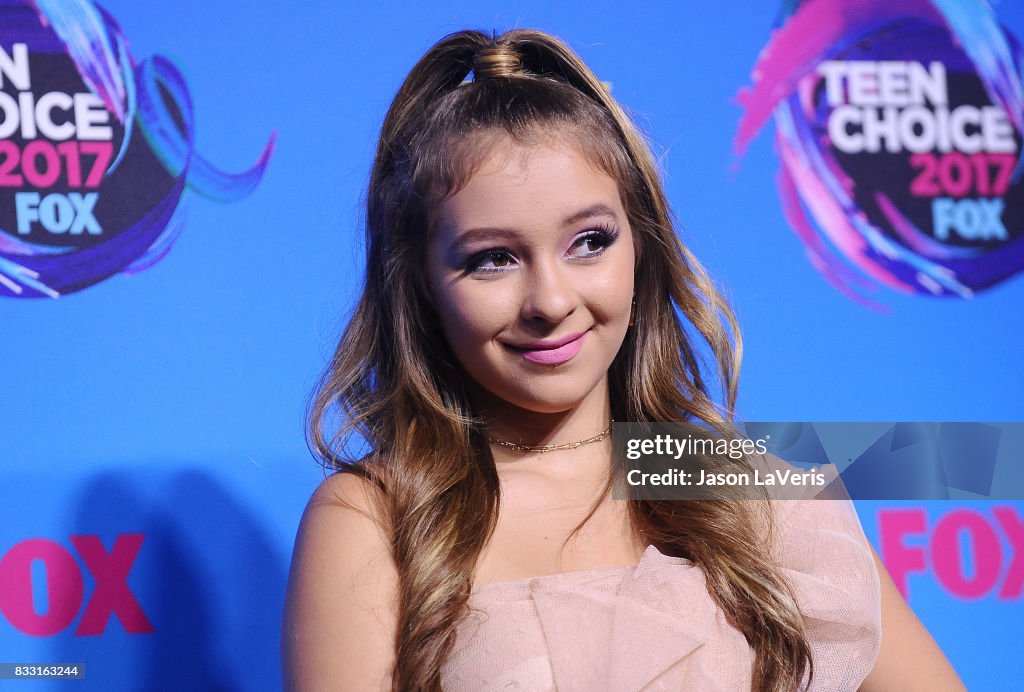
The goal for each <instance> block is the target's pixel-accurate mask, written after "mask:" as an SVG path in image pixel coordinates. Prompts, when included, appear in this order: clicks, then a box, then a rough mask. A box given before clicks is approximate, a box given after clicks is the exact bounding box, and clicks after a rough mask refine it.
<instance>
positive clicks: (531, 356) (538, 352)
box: [505, 332, 587, 365]
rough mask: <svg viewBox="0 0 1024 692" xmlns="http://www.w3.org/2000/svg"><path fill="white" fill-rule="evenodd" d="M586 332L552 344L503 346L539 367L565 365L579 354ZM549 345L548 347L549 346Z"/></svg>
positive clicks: (556, 340) (537, 343) (538, 343)
mask: <svg viewBox="0 0 1024 692" xmlns="http://www.w3.org/2000/svg"><path fill="white" fill-rule="evenodd" d="M586 337H587V332H582V333H580V334H573V335H571V336H569V337H568V338H566V339H555V340H554V341H553V342H549V343H545V342H535V343H531V344H529V345H525V346H519V345H513V344H505V345H506V346H508V347H509V349H510V350H512V351H513V352H514V353H518V354H521V355H522V357H523V358H525V359H526V360H528V361H530V362H531V363H538V364H540V365H561V364H562V363H567V362H569V361H570V360H572V358H574V357H575V356H576V354H577V353H579V352H580V349H582V348H583V342H584V341H585V340H586ZM549 344H550V345H549Z"/></svg>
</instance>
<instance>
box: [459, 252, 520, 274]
mask: <svg viewBox="0 0 1024 692" xmlns="http://www.w3.org/2000/svg"><path fill="white" fill-rule="evenodd" d="M510 263H511V257H510V256H509V253H508V252H506V251H505V250H487V251H485V252H481V253H480V254H478V255H474V256H473V257H471V258H470V259H469V261H468V262H467V263H466V271H470V272H472V271H480V272H489V271H491V272H493V271H498V270H500V269H504V268H505V267H507V266H509V264H510Z"/></svg>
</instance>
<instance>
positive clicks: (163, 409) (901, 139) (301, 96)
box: [0, 0, 1024, 690]
mask: <svg viewBox="0 0 1024 692" xmlns="http://www.w3.org/2000/svg"><path fill="white" fill-rule="evenodd" d="M555 5H557V6H552V4H551V3H542V2H535V3H525V4H520V5H517V6H516V7H515V8H514V9H511V8H507V7H505V6H504V5H503V4H502V3H487V2H484V3H480V2H473V3H470V2H466V1H462V0H458V1H456V2H452V3H447V4H445V5H444V6H443V7H441V6H434V5H430V6H423V7H416V6H413V5H408V4H407V5H402V6H399V5H395V6H388V5H387V4H379V3H378V4H376V5H373V6H365V5H364V4H363V3H322V4H321V3H307V4H300V5H299V6H285V5H282V4H281V3H273V2H266V1H263V0H259V1H257V2H255V3H245V4H239V3H204V2H198V1H197V0H181V1H179V2H174V3H132V2H127V0H108V1H105V2H102V3H100V2H89V1H87V0H0V337H2V339H0V353H2V354H3V356H2V359H0V397H2V398H0V401H2V404H3V406H2V409H0V675H3V674H5V669H3V665H2V664H16V663H26V664H28V663H35V664H44V663H80V664H84V669H83V671H79V679H77V680H60V681H57V680H52V679H51V680H35V681H29V680H20V681H16V680H11V679H2V680H0V687H2V688H4V689H7V688H8V686H10V687H11V688H12V689H26V690H27V689H44V688H51V687H64V686H70V685H75V686H78V687H80V688H82V689H96V690H111V689H146V690H162V689H168V690H170V689H175V690H177V689H245V690H248V689H252V690H263V689H268V690H269V689H276V688H278V687H279V686H280V682H279V680H280V663H279V659H278V641H279V629H280V619H281V609H282V605H283V599H284V589H285V581H286V577H287V571H288V561H289V556H290V552H291V547H292V542H293V539H294V536H295V530H296V528H297V525H298V521H299V517H300V514H301V511H302V508H303V506H304V504H305V501H306V500H307V499H308V497H309V494H310V493H311V491H312V490H313V488H314V487H315V486H316V485H317V483H318V482H319V481H320V480H321V478H322V475H323V474H322V470H321V469H320V467H319V466H318V465H317V463H316V462H315V461H314V460H313V459H312V457H311V456H310V455H309V453H308V451H307V450H306V447H305V442H304V439H303V433H302V428H303V414H304V409H305V402H306V397H307V396H308V392H309V390H310V389H311V388H312V386H313V384H314V382H315V379H316V377H317V376H318V374H319V372H320V370H321V369H322V368H323V366H324V365H325V363H326V359H327V357H328V355H329V354H330V352H331V351H332V349H333V345H334V340H335V339H336V338H337V337H338V335H339V333H340V329H341V327H342V325H343V324H344V320H345V317H346V316H347V315H348V314H349V312H348V311H349V310H350V309H351V306H352V305H353V301H354V299H355V297H356V291H357V290H358V286H359V283H360V280H361V272H362V266H361V265H362V263H363V257H364V254H363V252H364V248H363V247H362V237H361V229H362V227H361V219H360V210H361V205H362V204H363V202H364V193H365V187H366V181H367V175H368V172H369V167H370V163H371V159H372V155H373V150H374V146H375V138H376V136H377V133H378V129H379V127H380V124H381V121H382V119H383V115H384V113H385V111H386V108H387V106H388V104H389V103H390V99H391V98H392V97H393V95H394V93H395V91H396V90H397V88H398V86H399V84H400V83H401V81H402V79H403V78H404V76H405V74H406V73H407V71H408V69H409V68H410V67H411V66H412V65H413V63H414V62H415V61H416V60H417V59H418V57H419V56H420V55H422V53H423V52H424V51H425V50H426V49H427V48H428V47H429V46H430V45H431V44H432V43H433V42H435V41H436V40H438V39H439V38H441V37H442V36H444V35H445V34H447V33H449V32H451V31H455V30H458V29H462V28H481V29H485V30H488V31H489V30H491V29H495V30H497V31H499V32H500V31H504V30H506V29H510V28H515V27H537V28H540V29H544V30H546V31H550V32H552V33H554V34H556V35H558V36H560V37H562V38H563V39H564V40H566V41H567V42H568V43H569V44H570V45H571V46H572V47H573V48H574V49H576V50H577V51H578V52H579V53H580V54H581V56H582V57H583V58H584V60H586V61H587V62H588V63H589V64H590V65H591V66H592V67H593V68H594V70H595V71H596V72H597V74H598V75H599V76H600V78H601V79H602V80H604V81H606V82H607V83H608V84H609V85H610V87H611V89H612V94H613V95H614V96H615V97H616V98H617V99H618V100H619V101H620V102H621V103H622V104H623V105H624V106H625V107H626V108H627V109H628V110H629V111H630V112H631V113H632V114H633V115H634V117H635V118H636V120H637V122H638V123H639V125H640V126H641V127H642V129H643V130H644V131H645V132H646V133H647V134H648V135H649V137H650V139H651V141H652V142H653V146H654V149H655V154H656V155H657V157H658V160H659V162H660V165H661V167H662V171H663V174H664V178H665V182H666V189H667V192H668V195H669V198H670V200H671V202H672V204H673V207H674V210H675V212H676V214H677V215H678V217H679V220H680V232H681V234H682V236H683V239H684V241H685V242H686V243H687V244H688V245H689V246H690V247H691V249H692V250H693V251H694V252H695V253H696V255H697V256H698V257H699V258H700V259H701V261H702V262H703V263H704V264H705V265H706V266H707V268H708V269H709V271H710V272H711V274H712V276H713V277H715V279H716V281H717V282H718V283H719V284H720V285H721V287H722V288H723V290H724V291H725V292H726V294H727V295H728V297H729V299H730V300H731V301H732V302H733V304H734V306H735V308H736V310H737V312H738V315H739V319H740V323H741V326H742V328H743V334H744V346H745V361H744V368H743V372H742V376H741V379H740V400H739V413H740V416H741V417H742V418H743V419H745V420H749V421H758V420H772V421H812V422H815V421H822V422H827V421H833V422H837V421H846V422H860V423H872V422H877V421H904V422H908V423H912V422H915V421H918V422H920V421H924V422H934V423H972V424H976V425H975V427H973V428H971V430H972V433H971V435H972V436H971V437H970V442H969V443H967V442H961V443H956V444H953V447H955V452H956V463H955V469H956V470H955V472H954V471H951V470H950V469H951V468H952V467H950V466H948V465H947V466H946V467H944V468H945V470H946V475H945V476H943V478H942V479H941V480H942V482H941V483H940V484H939V486H940V487H941V488H942V492H941V493H939V494H937V495H934V494H932V495H921V494H916V495H915V494H914V493H913V492H912V491H909V490H908V491H907V492H906V493H903V494H901V493H898V492H892V493H889V494H884V493H883V494H877V493H876V494H871V493H867V494H862V495H860V496H857V495H855V500H856V503H857V508H858V511H859V513H860V517H861V520H862V522H863V524H864V527H865V531H866V532H867V534H868V537H869V539H870V540H871V541H872V543H873V544H874V546H875V548H876V549H877V550H878V552H879V554H880V555H881V557H882V559H883V560H884V562H885V563H886V565H887V567H888V569H889V571H890V572H891V574H892V575H893V578H894V580H895V581H896V584H897V585H898V587H899V588H900V589H901V591H902V592H903V593H904V595H905V596H906V597H907V599H908V600H909V602H910V604H911V606H912V607H913V608H914V610H915V612H917V613H918V615H919V616H920V618H921V619H922V621H923V622H924V623H925V624H926V625H927V627H928V628H929V630H930V631H931V632H932V633H933V635H934V636H935V638H936V639H937V640H938V642H939V644H940V645H941V646H942V648H943V650H944V651H945V652H946V654H947V656H948V657H949V658H950V660H951V661H952V663H953V665H954V666H955V667H956V669H957V670H958V672H959V673H960V675H961V676H962V677H963V679H964V681H965V682H966V683H967V685H968V687H970V688H971V689H1011V688H1014V687H1016V686H1017V685H1019V684H1020V680H1021V677H1022V675H1024V669H1022V668H1021V665H1020V662H1019V658H1020V648H1021V645H1022V643H1024V637H1022V634H1021V629H1020V623H1021V622H1022V621H1024V620H1022V618H1024V502H1022V501H1021V500H1022V499H1024V493H1022V492H1021V489H1020V486H1019V483H1016V481H1015V480H1014V479H1019V477H1020V475H1019V471H1018V470H1017V469H1018V468H1019V466H1020V464H1024V458H1018V457H1019V456H1020V455H1019V454H1018V453H1017V451H1016V450H1018V449H1021V446H1020V442H1021V441H1020V440H1019V439H1017V438H1018V437H1019V436H1016V437H1014V435H1016V431H1018V430H1019V426H1002V427H1000V423H999V422H1003V423H1012V422H1015V421H1024V394H1022V392H1024V367H1022V364H1021V354H1022V353H1024V307H1022V306H1024V278H1022V276H1021V272H1022V270H1024V163H1022V157H1021V156H1020V150H1021V145H1022V136H1021V133H1022V132H1024V87H1022V79H1021V74H1022V63H1024V49H1022V46H1021V42H1020V40H1021V38H1022V37H1024V6H1022V5H1021V4H1020V3H1014V2H1009V1H1007V0H1003V1H1002V2H995V0H992V2H986V0H927V1H926V0H910V1H908V2H900V3H891V2H883V1H882V0H876V1H868V0H862V1H859V2H858V1H855V0H805V1H803V2H800V1H798V0H779V2H778V3H774V4H773V3H770V2H769V3H748V2H739V1H738V0H736V1H729V2H718V3H704V4H702V5H700V6H696V5H689V4H686V3H682V4H680V3H669V2H660V3H647V4H644V5H643V6H637V7H628V6H623V5H622V4H621V3H597V4H595V3H592V2H591V3H585V4H583V3H576V2H568V3H556V4H555ZM985 421H988V422H989V423H988V424H984V423H982V422H985ZM993 422H994V423H993ZM787 429H789V428H786V427H785V426H783V427H782V428H779V430H787ZM807 429H808V430H809V429H810V428H809V427H808V428H807ZM954 429H957V430H958V429H959V428H942V427H941V426H938V427H933V428H928V426H924V427H922V426H920V425H911V426H909V427H906V426H905V427H903V428H900V427H899V425H894V424H892V423H889V424H884V425H881V426H880V427H878V428H877V431H876V432H875V433H869V434H868V435H867V437H865V438H863V439H862V440H861V441H860V442H859V443H858V444H854V445H852V446H851V445H846V446H845V447H842V450H843V452H842V456H845V457H846V458H845V459H832V460H833V461H835V462H836V463H837V465H838V466H840V467H844V466H845V465H849V467H850V468H860V469H867V468H871V469H873V470H872V471H871V473H877V472H879V470H880V469H888V468H898V464H899V463H901V461H900V460H901V459H904V456H901V455H900V454H899V453H898V452H899V450H900V449H902V448H904V447H906V446H907V445H910V444H911V443H912V442H915V441H921V440H924V439H925V438H928V436H929V435H932V434H933V433H932V432H928V430H937V431H938V432H935V433H934V434H935V435H939V436H941V435H943V434H946V433H944V432H943V430H946V431H947V432H948V431H949V430H954ZM820 430H821V428H819V431H820ZM869 430H870V427H869ZM908 431H909V432H908ZM794 434H795V433H794ZM908 435H910V436H911V437H908ZM794 439H796V438H794ZM822 439H825V438H824V437H823V438H822ZM928 439H931V438H928ZM936 439H937V438H936ZM949 439H952V440H954V441H955V440H963V439H966V438H962V437H960V436H958V434H957V435H953V437H950V438H949ZM951 444H952V443H951ZM944 449H947V450H948V449H950V445H949V444H947V445H946V446H945V447H944ZM883 452H884V453H883ZM794 453H795V452H794ZM1000 455H1002V456H1000ZM1014 455H1016V456H1014ZM869 457H870V459H871V460H872V462H871V463H873V464H874V466H870V467H869V465H868V464H867V462H866V461H865V460H866V459H868V458H869ZM858 463H859V464H860V466H859V467H858V466H857V464H858ZM979 479H981V480H979ZM925 498H928V499H925ZM61 672H63V673H67V671H61ZM82 673H84V678H83V677H82Z"/></svg>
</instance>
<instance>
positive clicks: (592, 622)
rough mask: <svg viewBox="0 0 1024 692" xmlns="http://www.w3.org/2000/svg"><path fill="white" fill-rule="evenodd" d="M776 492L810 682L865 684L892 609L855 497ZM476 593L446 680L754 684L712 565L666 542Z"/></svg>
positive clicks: (679, 686) (631, 685)
mask: <svg viewBox="0 0 1024 692" xmlns="http://www.w3.org/2000/svg"><path fill="white" fill-rule="evenodd" d="M775 506H776V517H777V518H776V525H777V527H778V530H777V536H778V537H779V538H778V544H777V548H776V549H777V553H776V554H777V556H778V557H777V559H778V561H779V564H780V565H781V567H782V572H783V574H784V575H785V576H786V577H787V578H788V579H789V582H790V584H791V585H792V588H793V590H794V593H795V595H796V598H797V603H798V605H799V607H800V611H801V613H802V614H803V617H804V621H805V624H806V632H807V636H808V639H809V642H810V645H811V649H812V657H813V660H814V671H815V673H814V680H813V682H812V684H811V686H810V688H809V689H812V690H822V691H828V692H838V691H840V690H856V689H857V688H858V687H859V685H860V684H861V682H863V680H864V678H865V677H867V675H868V673H870V672H871V669H872V667H873V666H874V663H875V659H876V657H877V655H878V648H879V645H880V643H881V623H880V620H881V613H880V605H879V604H880V601H879V578H878V571H877V569H876V568H875V564H874V561H873V559H872V556H871V552H870V548H869V546H868V542H867V540H866V539H865V537H864V532H863V530H862V528H861V525H860V521H859V519H858V518H857V514H856V512H855V510H854V508H853V504H852V503H851V502H849V501H848V500H786V501H779V502H776V503H775ZM469 607H470V614H469V615H468V616H467V617H466V618H465V619H464V620H463V621H462V622H461V623H460V624H459V627H458V632H457V638H456V643H455V647H454V650H453V651H452V653H451V655H450V657H449V659H448V660H447V662H446V664H445V665H444V666H443V668H442V671H441V676H442V686H443V687H444V689H445V690H450V691H452V692H461V691H466V692H468V691H470V690H471V691H472V692H483V691H485V690H494V691H497V690H524V691H525V690H529V691H530V692H535V691H537V692H539V691H542V690H558V691H559V692H602V691H607V692H632V691H633V690H674V691H675V690H749V689H750V688H751V662H752V661H753V651H752V649H751V648H750V646H749V645H748V644H747V641H746V640H745V639H744V637H743V635H742V634H741V633H740V632H739V630H737V629H735V628H734V627H732V626H731V625H730V624H729V623H728V622H726V619H725V615H724V613H723V611H722V610H721V609H720V608H719V607H718V606H717V605H716V604H715V602H714V601H713V600H712V598H711V597H710V596H709V595H708V592H707V588H706V585H705V579H704V573H703V571H702V570H701V569H700V568H699V567H697V566H695V565H694V564H692V563H691V562H690V561H689V560H686V559H684V558H676V557H669V556H666V555H663V554H662V553H660V552H659V551H658V550H657V549H656V548H655V547H654V546H650V547H648V548H647V550H646V551H645V552H644V554H643V557H642V558H641V559H640V562H639V564H637V565H636V566H635V567H612V568H604V569H593V570H585V571H579V572H568V573H564V574H552V575H548V576H542V577H535V578H532V579H526V580H523V581H517V582H501V583H493V584H487V585H484V586H482V587H479V588H477V589H475V590H474V592H473V594H472V595H471V596H470V600H469ZM805 682H806V678H805ZM805 686H806V685H805Z"/></svg>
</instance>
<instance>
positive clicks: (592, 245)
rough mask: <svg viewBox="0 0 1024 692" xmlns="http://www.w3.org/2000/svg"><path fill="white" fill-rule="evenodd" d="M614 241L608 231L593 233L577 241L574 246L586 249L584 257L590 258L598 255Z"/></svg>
mask: <svg viewBox="0 0 1024 692" xmlns="http://www.w3.org/2000/svg"><path fill="white" fill-rule="evenodd" d="M613 241H614V237H613V236H612V235H611V234H610V233H608V232H607V231H593V232H591V233H588V234H587V235H585V236H582V237H581V238H579V239H577V240H576V242H575V243H573V246H574V247H576V246H579V247H582V248H584V249H585V250H586V251H587V252H586V253H585V254H584V255H583V256H584V257H589V256H592V255H598V254H600V253H601V252H603V251H604V250H605V248H607V247H608V246H609V245H611V244H612V242H613Z"/></svg>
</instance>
